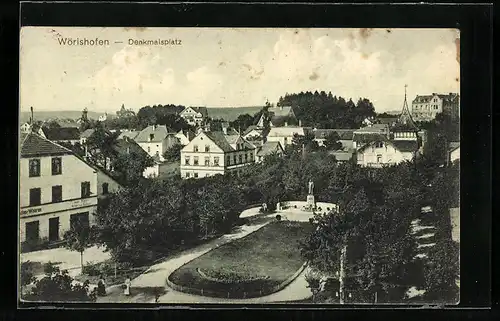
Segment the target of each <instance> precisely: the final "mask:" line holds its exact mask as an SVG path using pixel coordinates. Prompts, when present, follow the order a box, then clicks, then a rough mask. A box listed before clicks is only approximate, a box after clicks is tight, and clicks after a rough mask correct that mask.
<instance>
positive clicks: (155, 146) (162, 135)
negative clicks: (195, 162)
mask: <svg viewBox="0 0 500 321" xmlns="http://www.w3.org/2000/svg"><path fill="white" fill-rule="evenodd" d="M175 135H176V133H175V132H173V131H171V130H169V129H168V128H167V127H166V126H164V125H152V126H148V127H146V128H144V129H143V130H142V131H141V132H140V133H139V134H138V135H137V136H136V137H135V138H134V140H135V141H136V143H137V144H139V146H141V148H142V149H144V150H145V151H146V152H147V153H148V155H149V156H151V157H153V158H154V159H156V160H159V161H161V162H163V161H164V160H165V159H164V158H163V153H165V151H166V150H167V149H169V148H170V147H172V146H173V145H175V144H179V139H178V138H177V137H176V136H175Z"/></svg>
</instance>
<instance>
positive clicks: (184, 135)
mask: <svg viewBox="0 0 500 321" xmlns="http://www.w3.org/2000/svg"><path fill="white" fill-rule="evenodd" d="M194 136H195V134H194V133H193V132H192V131H191V130H189V129H188V130H180V131H179V132H178V133H177V134H175V137H177V138H179V143H180V144H181V145H184V146H186V145H187V144H189V142H190V141H191V140H192V139H193V138H194Z"/></svg>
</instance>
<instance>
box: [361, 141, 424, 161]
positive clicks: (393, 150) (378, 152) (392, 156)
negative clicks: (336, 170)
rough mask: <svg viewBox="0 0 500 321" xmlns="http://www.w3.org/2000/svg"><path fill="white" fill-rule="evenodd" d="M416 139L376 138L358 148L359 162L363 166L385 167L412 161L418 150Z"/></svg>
mask: <svg viewBox="0 0 500 321" xmlns="http://www.w3.org/2000/svg"><path fill="white" fill-rule="evenodd" d="M418 148H419V146H418V143H417V141H416V140H389V139H383V138H382V137H381V138H380V139H375V140H372V141H370V142H369V143H366V144H364V145H363V146H361V147H360V148H358V150H357V155H356V159H357V163H358V165H361V166H363V167H375V168H378V167H383V166H391V165H397V164H399V163H401V162H404V161H412V160H413V159H414V157H415V155H416V153H417V152H418Z"/></svg>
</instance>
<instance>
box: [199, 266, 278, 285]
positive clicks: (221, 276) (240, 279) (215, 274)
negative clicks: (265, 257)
mask: <svg viewBox="0 0 500 321" xmlns="http://www.w3.org/2000/svg"><path fill="white" fill-rule="evenodd" d="M196 271H197V272H198V274H200V276H201V277H202V278H204V279H207V280H209V281H212V282H220V283H226V284H230V283H248V282H254V281H261V280H268V279H269V275H266V276H252V275H246V276H244V275H240V274H238V273H234V272H232V271H220V270H219V271H215V270H208V269H206V270H202V269H200V268H197V269H196Z"/></svg>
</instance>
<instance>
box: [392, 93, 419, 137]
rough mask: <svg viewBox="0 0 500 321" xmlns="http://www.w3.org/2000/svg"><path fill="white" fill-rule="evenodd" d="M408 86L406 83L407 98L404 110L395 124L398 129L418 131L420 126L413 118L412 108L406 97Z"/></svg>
mask: <svg viewBox="0 0 500 321" xmlns="http://www.w3.org/2000/svg"><path fill="white" fill-rule="evenodd" d="M406 87H408V85H405V100H404V102H403V110H402V111H401V114H400V115H399V118H398V121H397V123H396V125H395V126H394V129H396V130H398V129H399V130H408V131H418V130H419V128H418V127H417V125H416V124H415V122H414V121H413V118H412V117H411V113H410V109H409V108H408V101H407V99H406Z"/></svg>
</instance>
